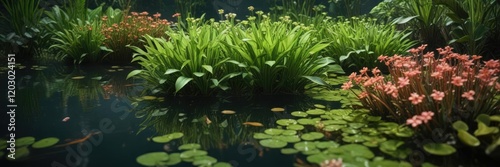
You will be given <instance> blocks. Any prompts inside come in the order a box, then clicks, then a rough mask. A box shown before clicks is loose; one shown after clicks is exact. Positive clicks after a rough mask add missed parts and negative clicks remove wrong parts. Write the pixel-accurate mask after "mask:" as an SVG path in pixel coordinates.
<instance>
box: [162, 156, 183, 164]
mask: <svg viewBox="0 0 500 167" xmlns="http://www.w3.org/2000/svg"><path fill="white" fill-rule="evenodd" d="M181 162H182V159H181V153H173V154H169V155H168V161H167V162H165V163H164V164H165V165H168V166H173V165H177V164H179V163H181Z"/></svg>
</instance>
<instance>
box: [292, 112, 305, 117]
mask: <svg viewBox="0 0 500 167" xmlns="http://www.w3.org/2000/svg"><path fill="white" fill-rule="evenodd" d="M291 114H292V116H295V117H307V115H308V114H307V113H306V112H302V111H294V112H292V113H291Z"/></svg>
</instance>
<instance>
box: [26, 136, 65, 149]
mask: <svg viewBox="0 0 500 167" xmlns="http://www.w3.org/2000/svg"><path fill="white" fill-rule="evenodd" d="M57 142H59V139H58V138H55V137H49V138H45V139H42V140H39V141H37V142H35V143H33V145H32V146H31V147H33V148H47V147H50V146H53V145H55V144H56V143H57Z"/></svg>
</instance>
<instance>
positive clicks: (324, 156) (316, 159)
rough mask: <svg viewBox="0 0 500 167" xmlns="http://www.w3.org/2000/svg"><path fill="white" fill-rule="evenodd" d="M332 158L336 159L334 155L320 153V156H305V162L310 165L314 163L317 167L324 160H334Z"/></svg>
mask: <svg viewBox="0 0 500 167" xmlns="http://www.w3.org/2000/svg"><path fill="white" fill-rule="evenodd" d="M334 158H338V156H337V155H334V154H323V153H320V154H314V155H309V156H307V161H309V162H310V163H316V164H318V165H319V164H321V163H323V162H324V161H326V160H331V159H334Z"/></svg>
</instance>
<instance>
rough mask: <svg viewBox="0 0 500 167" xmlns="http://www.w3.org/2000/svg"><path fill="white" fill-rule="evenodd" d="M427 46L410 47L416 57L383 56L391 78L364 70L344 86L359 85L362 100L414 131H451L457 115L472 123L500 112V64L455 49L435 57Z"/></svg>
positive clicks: (376, 111) (444, 49)
mask: <svg viewBox="0 0 500 167" xmlns="http://www.w3.org/2000/svg"><path fill="white" fill-rule="evenodd" d="M425 47H426V45H422V46H421V47H418V48H415V49H411V50H410V51H409V52H410V53H411V56H400V55H396V56H393V57H387V56H380V57H379V60H380V61H381V62H384V63H385V64H386V65H387V66H388V68H389V72H390V74H389V75H388V76H383V75H382V74H381V73H380V70H378V68H373V69H372V70H371V74H369V72H368V68H363V69H362V70H360V73H359V74H356V73H352V74H351V75H350V76H349V79H350V81H348V82H346V83H344V85H343V86H342V88H344V89H350V88H352V87H353V86H354V85H357V86H359V87H360V88H361V89H362V92H361V93H359V94H358V97H359V98H360V100H361V102H362V103H363V105H364V106H366V107H368V108H370V109H371V112H372V113H373V114H375V115H381V116H388V117H390V118H392V119H394V120H396V121H398V122H400V123H403V122H407V123H408V124H410V125H412V126H413V127H417V126H418V125H420V124H422V123H424V124H425V127H424V128H426V129H427V130H431V128H432V127H441V128H446V127H447V126H449V125H450V124H451V122H452V121H453V120H452V119H457V116H458V119H463V120H465V121H466V122H467V123H471V122H472V119H473V118H476V117H477V116H478V115H479V114H488V115H490V114H498V111H499V109H500V101H499V100H496V99H495V98H494V97H495V96H497V95H498V94H499V92H500V83H499V79H498V75H499V73H500V62H499V60H489V61H486V62H484V63H481V62H480V58H481V56H477V55H473V56H468V55H460V54H457V53H454V52H453V51H452V48H451V47H446V48H439V49H437V51H438V52H439V56H437V57H438V58H436V56H435V55H434V53H433V52H427V53H425V54H424V53H423V50H424V49H425ZM408 118H410V119H408ZM407 119H408V120H407ZM419 127H422V126H419Z"/></svg>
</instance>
